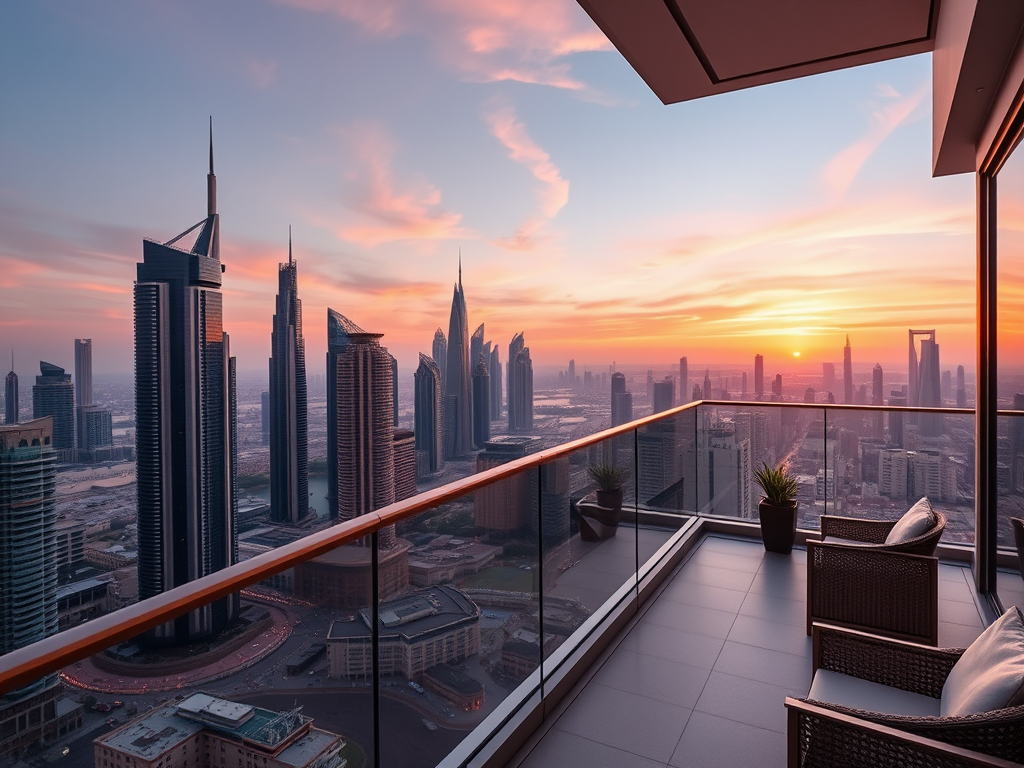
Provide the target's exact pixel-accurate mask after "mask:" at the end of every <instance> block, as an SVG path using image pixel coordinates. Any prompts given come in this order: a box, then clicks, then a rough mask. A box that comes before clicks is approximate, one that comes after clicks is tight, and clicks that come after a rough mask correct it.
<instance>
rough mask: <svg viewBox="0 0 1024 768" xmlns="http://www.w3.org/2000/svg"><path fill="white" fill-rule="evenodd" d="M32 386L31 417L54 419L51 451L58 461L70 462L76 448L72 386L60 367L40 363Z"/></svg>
mask: <svg viewBox="0 0 1024 768" xmlns="http://www.w3.org/2000/svg"><path fill="white" fill-rule="evenodd" d="M39 374H40V375H39V376H36V383H35V386H33V387H32V418H33V419H41V418H43V417H44V416H52V417H53V449H54V450H55V451H64V452H66V453H65V454H64V455H59V456H58V459H60V460H64V461H70V460H72V457H73V452H74V448H75V386H74V384H72V383H71V374H70V373H65V372H64V369H63V368H61V367H60V366H57V365H53V364H52V363H46V362H42V361H40V363H39Z"/></svg>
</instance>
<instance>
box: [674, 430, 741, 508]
mask: <svg viewBox="0 0 1024 768" xmlns="http://www.w3.org/2000/svg"><path fill="white" fill-rule="evenodd" d="M703 442H704V445H703V449H702V451H701V455H699V456H698V457H697V459H698V465H697V466H698V467H699V469H698V472H697V482H696V483H690V486H691V487H690V488H687V489H686V504H687V508H688V509H697V510H700V511H702V512H704V513H705V514H722V515H736V516H738V517H741V518H750V517H752V516H753V514H754V511H755V510H756V505H755V504H753V503H752V501H751V489H750V440H749V438H747V437H744V436H743V435H742V434H740V433H738V432H737V430H736V429H735V427H732V428H720V429H711V430H708V431H707V433H706V435H705V436H704V438H703ZM692 459H693V457H692V455H687V457H686V459H685V461H686V462H687V466H692V464H691V463H690V462H692ZM694 492H696V499H694ZM691 504H694V506H690V505H691Z"/></svg>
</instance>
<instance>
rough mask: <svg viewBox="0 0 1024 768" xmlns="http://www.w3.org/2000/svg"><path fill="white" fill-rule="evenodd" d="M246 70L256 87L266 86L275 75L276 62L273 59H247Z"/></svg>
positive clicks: (271, 81) (272, 80)
mask: <svg viewBox="0 0 1024 768" xmlns="http://www.w3.org/2000/svg"><path fill="white" fill-rule="evenodd" d="M246 70H247V71H248V72H249V76H250V77H251V78H252V81H253V83H254V84H255V85H256V87H257V88H266V87H267V86H269V85H270V84H271V83H273V82H274V79H275V78H276V77H277V62H276V61H274V60H273V59H267V60H266V61H259V60H257V59H249V61H248V62H246Z"/></svg>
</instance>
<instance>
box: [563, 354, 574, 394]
mask: <svg viewBox="0 0 1024 768" xmlns="http://www.w3.org/2000/svg"><path fill="white" fill-rule="evenodd" d="M565 383H566V385H567V386H568V387H569V388H570V389H576V361H575V360H570V361H569V371H568V373H566V374H565Z"/></svg>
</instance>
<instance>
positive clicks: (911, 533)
mask: <svg viewBox="0 0 1024 768" xmlns="http://www.w3.org/2000/svg"><path fill="white" fill-rule="evenodd" d="M937 522H938V518H937V517H936V516H935V512H934V511H933V510H932V505H931V502H930V501H928V497H927V496H923V497H921V500H920V501H918V502H917V504H915V505H914V506H912V507H911V508H910V509H908V510H907V511H906V514H904V515H903V517H901V518H900V519H899V520H898V521H897V522H896V525H894V526H893V527H892V530H891V531H889V535H888V536H886V537H885V543H886V544H902V543H903V542H904V541H910V540H911V539H916V538H917V537H918V536H923V535H924V534H926V533H928V531H930V530H931V529H932V528H934V527H935V524H936V523H937Z"/></svg>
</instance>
